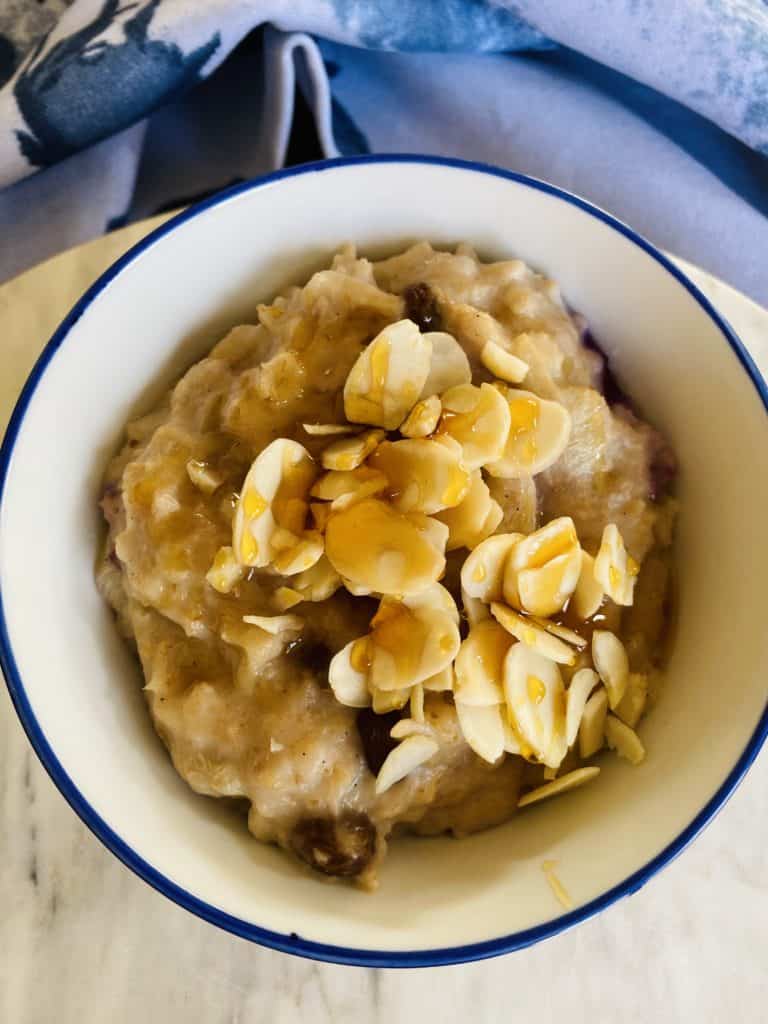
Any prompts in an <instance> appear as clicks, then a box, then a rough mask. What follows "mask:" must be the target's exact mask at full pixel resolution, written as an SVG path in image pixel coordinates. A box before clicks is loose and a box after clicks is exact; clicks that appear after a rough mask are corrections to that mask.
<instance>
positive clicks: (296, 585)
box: [291, 555, 342, 602]
mask: <svg viewBox="0 0 768 1024" xmlns="http://www.w3.org/2000/svg"><path fill="white" fill-rule="evenodd" d="M341 585H342V582H341V576H339V574H338V573H337V572H336V570H335V569H334V568H333V566H332V565H331V563H330V562H329V561H328V559H327V558H326V556H325V555H323V556H322V557H321V558H319V559H318V560H317V562H315V564H314V565H313V566H312V567H311V568H310V569H306V570H305V571H304V572H301V573H299V574H298V576H294V577H293V579H292V580H291V586H292V588H293V589H294V590H296V591H298V592H299V594H300V596H301V600H302V601H314V602H317V601H325V600H327V599H328V598H329V597H331V595H332V594H335V593H336V591H337V590H338V589H339V587H340V586H341Z"/></svg>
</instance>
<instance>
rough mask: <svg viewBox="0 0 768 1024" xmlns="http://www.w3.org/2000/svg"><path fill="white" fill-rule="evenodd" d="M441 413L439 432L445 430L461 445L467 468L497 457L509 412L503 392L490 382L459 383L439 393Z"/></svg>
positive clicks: (484, 463) (483, 463)
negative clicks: (478, 383) (477, 383)
mask: <svg viewBox="0 0 768 1024" xmlns="http://www.w3.org/2000/svg"><path fill="white" fill-rule="evenodd" d="M442 403H443V414H442V416H441V417H440V423H439V426H438V433H442V434H447V435H448V436H449V437H452V438H453V439H454V440H456V441H458V442H459V444H460V445H461V448H462V453H463V454H462V461H463V463H464V466H465V467H466V468H467V469H468V470H470V471H471V470H474V469H479V468H480V467H481V466H485V465H486V464H488V463H492V462H493V461H494V460H495V459H498V458H499V456H500V455H501V453H502V452H503V450H504V443H505V440H506V438H507V435H508V434H509V425H510V412H509V406H508V405H507V402H506V401H505V399H504V398H503V396H502V395H500V394H499V392H498V391H497V390H496V388H494V387H492V386H491V385H490V384H481V385H480V387H479V388H478V387H475V386H474V384H460V385H459V386H458V387H455V388H450V389H449V390H448V391H446V392H444V394H443V395H442Z"/></svg>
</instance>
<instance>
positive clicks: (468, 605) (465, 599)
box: [461, 587, 491, 626]
mask: <svg viewBox="0 0 768 1024" xmlns="http://www.w3.org/2000/svg"><path fill="white" fill-rule="evenodd" d="M461 603H462V606H463V608H464V615H465V617H466V620H467V622H468V623H469V624H470V626H474V625H476V624H477V623H478V622H482V621H483V619H490V617H491V611H490V608H489V607H488V605H487V604H486V603H485V602H484V601H481V600H480V598H479V597H470V595H469V594H468V593H467V592H466V591H465V590H464V588H463V587H462V590H461Z"/></svg>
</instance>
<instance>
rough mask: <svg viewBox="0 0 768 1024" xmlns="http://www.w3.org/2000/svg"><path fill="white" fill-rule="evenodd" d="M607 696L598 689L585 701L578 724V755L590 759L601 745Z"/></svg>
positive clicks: (603, 691) (603, 736)
mask: <svg viewBox="0 0 768 1024" xmlns="http://www.w3.org/2000/svg"><path fill="white" fill-rule="evenodd" d="M607 714H608V694H607V693H606V692H605V690H604V689H603V688H602V686H601V687H600V689H599V690H597V691H596V692H595V693H593V694H592V696H591V697H590V698H589V700H588V701H587V703H586V705H585V707H584V711H583V713H582V716H581V722H580V724H579V755H580V756H581V757H582V758H587V757H592V755H593V754H596V753H597V752H598V750H600V748H601V747H602V745H603V741H604V738H605V719H606V716H607Z"/></svg>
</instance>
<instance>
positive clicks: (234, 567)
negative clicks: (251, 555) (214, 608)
mask: <svg viewBox="0 0 768 1024" xmlns="http://www.w3.org/2000/svg"><path fill="white" fill-rule="evenodd" d="M244 574H245V568H244V566H243V565H241V563H240V562H238V560H237V559H236V558H235V553H234V551H233V550H232V548H231V547H229V546H227V547H223V548H219V550H218V551H217V552H216V555H215V557H214V559H213V564H212V565H211V568H210V569H209V570H208V572H207V573H206V576H205V578H206V580H207V581H208V583H210V585H211V586H212V587H213V589H214V590H218V592H219V593H220V594H229V593H230V591H232V590H233V589H234V588H235V587H236V586H237V584H238V583H239V582H240V580H241V579H242V578H243V575H244Z"/></svg>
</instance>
